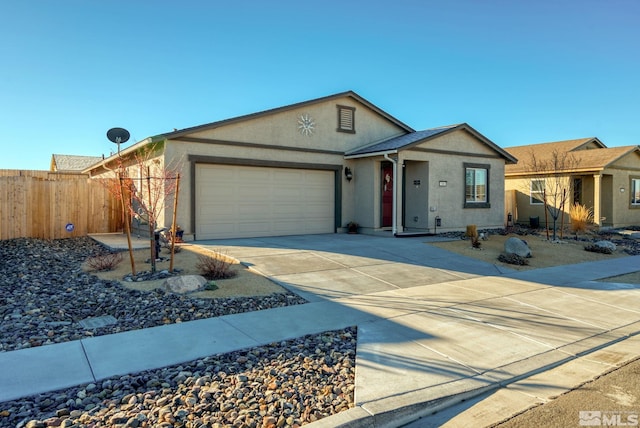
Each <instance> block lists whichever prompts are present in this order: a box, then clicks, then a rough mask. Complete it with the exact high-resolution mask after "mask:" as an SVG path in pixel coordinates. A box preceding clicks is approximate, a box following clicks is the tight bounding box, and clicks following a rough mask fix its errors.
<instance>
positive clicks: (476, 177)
mask: <svg viewBox="0 0 640 428" xmlns="http://www.w3.org/2000/svg"><path fill="white" fill-rule="evenodd" d="M464 181H465V191H464V207H465V208H490V207H491V205H490V204H489V165H477V164H465V165H464Z"/></svg>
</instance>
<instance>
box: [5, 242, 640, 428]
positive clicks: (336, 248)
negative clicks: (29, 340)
mask: <svg viewBox="0 0 640 428" xmlns="http://www.w3.org/2000/svg"><path fill="white" fill-rule="evenodd" d="M94 238H95V239H97V240H100V237H99V236H94ZM103 238H104V240H105V243H107V245H110V246H113V245H114V242H115V241H114V240H117V239H120V240H123V239H124V238H123V236H122V235H121V236H119V237H117V236H114V235H108V236H104V237H103ZM430 239H434V238H425V237H422V238H418V237H414V238H391V237H376V236H367V235H347V234H331V235H310V236H291V237H276V238H262V239H237V240H225V241H222V240H220V241H199V242H196V243H195V244H196V245H201V246H203V247H207V248H210V249H213V250H219V251H223V252H224V253H226V254H228V255H230V256H232V257H235V258H237V259H239V260H240V261H242V262H243V263H245V264H247V265H248V266H250V267H251V269H254V270H256V271H257V272H260V273H262V274H264V275H266V276H268V277H270V278H272V279H273V280H274V281H277V282H279V283H280V284H282V285H283V286H284V287H287V288H289V289H291V290H293V291H294V292H296V293H298V294H300V295H302V296H304V297H305V298H306V299H307V300H308V301H309V303H307V304H304V305H294V306H288V307H284V308H275V309H269V310H263V311H257V312H249V313H242V314H234V315H228V316H223V317H217V318H211V319H203V320H197V321H191V322H184V323H179V324H171V325H166V326H160V327H154V328H149V329H142V330H134V331H127V332H124V333H118V334H112V335H105V336H97V337H91V338H88V339H83V340H81V341H75V342H68V343H61V344H56V345H48V346H42V347H36V348H30V349H24V350H18V351H13V352H5V353H0V367H1V368H2V370H0V385H2V387H1V388H0V401H4V400H10V399H15V398H18V397H24V396H29V395H33V394H37V393H39V392H45V391H54V390H57V389H61V388H66V387H69V386H73V385H79V384H83V383H90V382H94V381H96V380H97V379H105V378H108V377H111V376H115V375H122V374H127V373H136V372H139V371H142V370H149V369H156V368H161V367H166V366H170V365H174V364H179V363H182V362H185V361H190V360H195V359H198V358H202V357H204V356H208V355H214V354H218V353H227V352H231V351H235V350H239V349H245V348H249V347H253V346H259V345H263V344H266V343H271V342H275V341H281V340H285V339H290V338H295V337H299V336H303V335H305V334H314V333H320V332H322V331H327V330H334V329H340V328H344V327H348V326H354V325H355V326H357V327H358V344H357V347H358V348H357V356H356V390H355V402H356V407H354V408H353V409H350V410H348V411H346V412H342V413H339V414H337V415H334V416H331V417H329V418H325V419H323V420H321V421H319V422H317V423H314V424H310V426H313V425H315V426H323V427H324V426H340V425H346V426H401V425H402V424H405V423H409V422H412V421H415V420H416V419H418V418H419V417H422V416H426V415H429V414H431V413H433V412H434V411H436V410H441V409H444V408H447V407H448V408H451V406H455V405H459V403H460V402H461V401H462V400H465V399H469V400H471V399H473V398H474V397H481V396H486V394H491V396H492V397H494V398H496V399H497V401H495V402H496V403H498V404H497V405H496V407H493V408H491V410H490V411H487V410H486V409H485V410H480V411H478V412H477V413H476V414H474V416H473V418H472V419H470V420H463V421H462V422H461V423H457V422H452V424H453V426H469V425H474V426H479V425H488V424H490V423H491V422H492V421H490V420H488V419H486V417H487V415H489V414H490V413H491V414H493V415H499V414H500V412H503V413H504V412H510V413H509V414H512V413H515V412H517V411H519V410H522V406H527V405H531V404H535V402H536V400H538V401H539V400H544V399H546V398H545V397H548V396H550V395H553V394H558V393H559V391H562V390H563V389H565V390H566V388H570V387H572V386H576V385H578V384H580V383H582V382H584V381H587V380H589V379H591V378H593V377H594V376H596V375H598V374H600V373H603V372H605V371H607V370H609V369H610V368H612V367H615V366H617V365H619V364H621V363H623V362H625V361H628V360H630V359H631V358H633V357H635V356H637V355H638V349H640V340H639V339H640V335H638V332H640V303H638V302H640V288H639V286H637V285H629V284H615V283H602V282H596V281H594V280H596V279H599V278H605V277H610V276H613V275H619V274H623V273H628V272H633V271H636V270H638V269H639V266H640V256H634V257H625V258H616V259H611V260H606V261H604V262H595V263H586V264H579V265H571V266H563V267H559V268H549V269H538V270H534V271H526V272H517V271H513V270H509V269H503V268H498V267H496V266H494V265H492V264H489V263H485V262H481V261H477V260H472V259H469V258H466V257H462V256H459V255H457V254H454V253H451V252H448V251H445V250H442V249H439V248H436V247H434V246H431V245H429V244H428V242H429V240H430ZM124 242H126V241H124ZM167 344H171V346H167ZM141 350H144V352H141ZM545 376H546V377H545ZM483 394H485V395H483ZM476 399H477V398H476ZM509 400H511V401H509ZM466 402H467V403H470V402H472V401H466ZM482 402H488V401H487V400H483V401H482ZM506 403H511V404H512V405H511V406H507V405H506ZM525 408H526V407H525ZM586 410H588V409H586ZM460 412H463V410H460ZM460 412H458V413H455V412H454V413H446V412H441V413H439V415H440V416H439V417H440V419H438V420H437V421H436V422H434V423H433V425H434V426H439V425H442V424H444V423H447V422H450V421H453V420H454V419H455V418H458V417H460V416H461V415H460ZM509 414H507V415H506V416H509ZM482 417H484V418H485V419H482ZM443 418H444V419H443ZM422 421H423V422H425V423H426V425H420V426H432V424H431V422H429V421H428V420H427V419H423V420H422ZM470 421H471V422H473V423H470ZM415 423H421V422H420V421H419V422H415ZM416 426H417V425H416Z"/></svg>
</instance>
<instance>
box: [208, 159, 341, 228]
mask: <svg viewBox="0 0 640 428" xmlns="http://www.w3.org/2000/svg"><path fill="white" fill-rule="evenodd" d="M332 232H334V172H333V171H318V170H305V169H289V168H266V167H248V166H235V165H197V166H196V239H219V238H243V237H258V236H280V235H301V234H315V233H332Z"/></svg>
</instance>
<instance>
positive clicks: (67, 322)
mask: <svg viewBox="0 0 640 428" xmlns="http://www.w3.org/2000/svg"><path fill="white" fill-rule="evenodd" d="M106 251H108V250H107V249H105V248H104V247H102V246H101V245H99V244H97V243H96V242H95V241H93V240H91V239H90V238H73V239H63V240H53V241H44V240H37V239H13V240H5V241H0V261H1V263H2V264H1V265H0V319H1V320H2V324H1V325H0V352H3V351H4V352H6V351H12V350H17V349H23V348H29V347H35V346H47V345H50V344H53V343H59V342H64V341H70V340H77V339H82V338H83V337H88V336H93V335H103V334H110V333H117V332H120V331H126V330H133V329H139V328H146V327H153V326H158V325H163V324H167V323H173V322H183V321H189V320H195V319H200V318H209V317H215V316H221V315H226V314H234V313H241V312H248V311H255V310H261V309H268V308H273V307H281V306H288V305H294V304H303V303H306V301H305V300H304V299H302V298H300V297H299V296H297V295H295V294H292V293H285V294H282V293H276V294H273V295H269V296H264V297H242V298H223V299H213V300H209V299H194V298H190V297H188V296H178V295H174V294H170V293H166V292H164V291H161V290H154V291H152V292H143V291H137V290H131V289H128V288H125V287H123V286H121V285H120V284H119V283H117V282H115V281H104V280H100V279H98V278H97V277H96V276H94V275H91V274H88V273H86V272H83V271H82V269H81V267H80V265H81V263H82V262H83V261H84V260H85V259H86V258H87V257H89V256H91V255H96V254H100V253H103V252H106ZM102 315H111V316H113V317H115V318H116V319H117V320H118V322H117V323H116V324H114V325H110V326H105V327H101V328H96V329H86V328H83V327H82V326H81V325H80V324H79V321H81V320H84V319H86V318H91V317H96V316H102ZM356 340H357V330H356V329H355V327H353V328H347V329H343V330H338V331H331V332H325V333H322V334H318V335H310V336H305V337H302V338H298V339H294V340H289V341H283V342H279V343H272V344H268V345H265V346H261V347H257V348H252V349H246V350H242V351H237V352H233V353H229V354H224V355H212V356H209V357H207V358H203V359H200V360H196V361H193V362H190V363H188V364H182V365H179V366H173V367H167V368H163V369H159V370H153V371H146V372H141V373H136V374H130V375H125V376H120V377H116V378H110V379H106V380H102V381H99V382H96V383H92V384H88V385H81V386H78V387H74V388H69V389H66V390H62V391H54V392H50V393H45V394H39V395H37V396H33V397H27V398H24V399H20V400H14V401H9V402H4V403H0V426H3V427H4V426H7V427H9V426H11V427H13V426H15V427H30V428H35V427H58V426H60V427H114V426H116V427H164V428H169V427H188V428H190V427H194V428H196V427H198V428H200V427H202V428H204V427H223V426H232V427H296V426H301V425H304V424H305V423H309V422H313V421H316V420H319V419H321V418H323V417H326V416H329V415H332V414H335V413H337V412H340V411H344V410H347V409H348V408H350V407H353V399H354V398H353V397H354V394H353V391H354V388H355V383H354V379H355V353H356Z"/></svg>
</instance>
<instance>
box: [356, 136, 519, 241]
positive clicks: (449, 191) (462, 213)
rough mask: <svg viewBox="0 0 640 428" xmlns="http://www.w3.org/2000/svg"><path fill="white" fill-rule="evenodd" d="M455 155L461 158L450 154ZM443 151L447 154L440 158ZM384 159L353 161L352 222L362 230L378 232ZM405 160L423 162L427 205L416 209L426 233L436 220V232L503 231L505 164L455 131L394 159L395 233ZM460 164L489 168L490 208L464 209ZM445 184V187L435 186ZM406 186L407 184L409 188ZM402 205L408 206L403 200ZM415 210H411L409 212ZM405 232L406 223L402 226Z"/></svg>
mask: <svg viewBox="0 0 640 428" xmlns="http://www.w3.org/2000/svg"><path fill="white" fill-rule="evenodd" d="M454 151H459V152H460V153H461V154H453V153H452V152H454ZM445 152H446V153H445ZM384 161H386V160H385V159H384V157H382V156H378V157H375V158H366V159H357V160H356V164H355V172H356V173H355V179H354V181H355V185H356V189H357V196H356V198H357V199H356V204H355V206H356V216H355V218H356V220H357V221H358V223H359V224H360V225H361V226H363V227H364V228H367V229H373V230H376V229H379V228H380V224H381V183H382V177H381V163H382V162H384ZM405 161H416V162H425V163H428V177H427V179H426V180H423V183H422V185H423V186H424V191H425V192H427V194H428V203H427V206H425V207H418V208H417V210H418V211H419V212H421V213H422V214H423V215H425V216H427V220H426V223H427V225H428V228H429V229H428V231H429V232H434V224H435V218H436V216H440V218H441V221H442V226H441V227H439V228H438V230H437V232H446V231H462V230H465V229H466V226H467V225H469V224H475V225H477V226H478V228H501V227H504V225H505V221H506V219H505V218H504V163H505V161H504V159H503V158H501V157H498V154H497V153H496V152H495V151H494V150H493V149H491V148H490V147H488V146H486V145H485V144H483V143H481V142H480V141H478V140H477V139H475V138H474V137H472V136H471V135H469V134H468V133H467V132H465V131H462V130H460V131H456V132H452V133H450V134H446V135H445V136H442V137H439V138H436V139H433V140H430V141H428V142H426V143H423V144H422V145H418V146H416V147H415V148H413V149H410V150H403V151H400V153H399V155H398V176H397V180H396V181H395V182H396V185H397V186H398V187H397V196H398V197H397V226H398V227H397V232H402V231H403V230H402V221H403V218H404V213H403V207H402V194H403V188H402V186H403V179H402V174H403V172H402V164H403V163H404V162H405ZM465 163H473V164H482V165H487V166H489V182H490V185H489V186H490V189H489V192H490V194H489V202H490V204H491V207H490V208H464V197H465V193H464V192H465V187H464V186H465V174H464V173H465V170H464V164H465ZM440 181H446V182H447V185H446V187H441V186H440V184H439V183H440ZM407 185H411V184H410V183H408V184H407ZM406 203H407V204H411V203H412V201H410V200H408V201H407V202H406ZM414 211H415V210H414ZM405 226H408V227H410V226H411V224H408V223H407V224H405Z"/></svg>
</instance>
